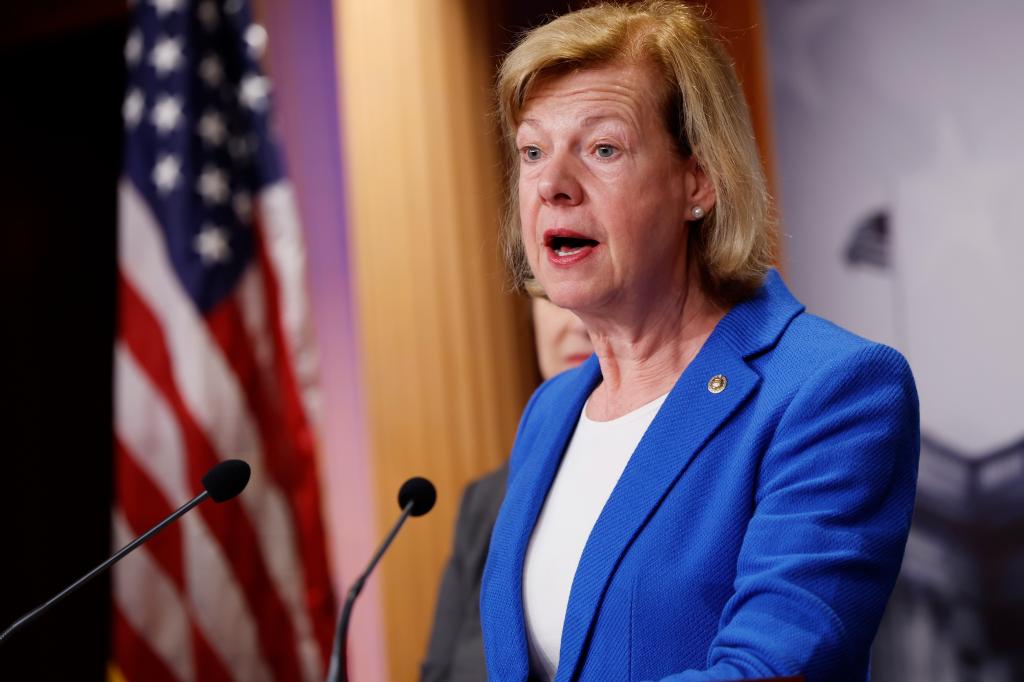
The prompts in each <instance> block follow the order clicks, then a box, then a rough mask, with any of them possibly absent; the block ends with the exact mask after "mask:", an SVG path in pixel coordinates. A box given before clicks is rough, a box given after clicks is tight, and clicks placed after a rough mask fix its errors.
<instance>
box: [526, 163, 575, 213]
mask: <svg viewBox="0 0 1024 682" xmlns="http://www.w3.org/2000/svg"><path fill="white" fill-rule="evenodd" d="M537 191H538V192H539V193H540V197H541V199H542V200H543V201H544V203H546V204H551V205H565V206H575V205H576V204H578V203H580V201H581V200H582V199H583V187H582V186H581V185H580V182H579V179H578V177H577V174H576V169H575V167H574V163H573V159H572V158H571V157H569V156H568V155H567V154H559V155H556V156H554V157H552V158H551V159H550V160H549V161H548V163H547V164H545V167H544V170H543V171H542V173H541V176H540V181H539V182H538V185H537Z"/></svg>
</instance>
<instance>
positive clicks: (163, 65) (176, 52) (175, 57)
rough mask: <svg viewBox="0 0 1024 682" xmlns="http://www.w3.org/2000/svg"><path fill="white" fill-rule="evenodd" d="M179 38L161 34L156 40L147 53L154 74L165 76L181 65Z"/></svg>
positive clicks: (181, 56)
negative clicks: (154, 71)
mask: <svg viewBox="0 0 1024 682" xmlns="http://www.w3.org/2000/svg"><path fill="white" fill-rule="evenodd" d="M183 58H184V57H183V55H182V53H181V40H180V39H178V38H168V37H167V36H163V37H161V38H159V39H158V40H157V41H156V45H155V46H154V47H153V51H152V52H150V53H149V63H150V64H152V65H153V68H154V69H156V75H158V76H161V77H163V76H166V75H167V74H169V73H171V72H172V71H176V70H177V69H178V67H179V66H181V61H182V59H183Z"/></svg>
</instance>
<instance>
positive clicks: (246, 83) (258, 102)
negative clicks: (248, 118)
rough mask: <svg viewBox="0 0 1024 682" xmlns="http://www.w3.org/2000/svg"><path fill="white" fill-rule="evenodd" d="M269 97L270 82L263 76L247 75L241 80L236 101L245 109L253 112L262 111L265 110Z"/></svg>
mask: <svg viewBox="0 0 1024 682" xmlns="http://www.w3.org/2000/svg"><path fill="white" fill-rule="evenodd" d="M269 95H270V81H269V80H267V79H266V78H264V77H263V76H257V75H256V74H249V75H248V76H244V77H243V78H242V84H241V86H240V87H239V88H238V99H239V100H240V101H241V102H242V104H243V105H244V106H245V107H247V108H249V109H251V110H253V111H263V110H265V109H266V108H267V97H268V96H269Z"/></svg>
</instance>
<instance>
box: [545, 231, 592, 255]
mask: <svg viewBox="0 0 1024 682" xmlns="http://www.w3.org/2000/svg"><path fill="white" fill-rule="evenodd" d="M597 245H598V242H597V240H595V239H590V238H589V237H584V236H583V235H581V234H577V233H574V232H568V231H563V230H559V231H558V232H554V231H552V232H550V233H548V234H547V235H545V239H544V246H546V247H547V248H549V249H551V250H552V251H553V252H554V254H555V255H556V256H573V255H575V254H577V253H579V252H581V251H583V250H584V249H586V248H588V247H594V246H597Z"/></svg>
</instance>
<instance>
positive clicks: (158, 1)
mask: <svg viewBox="0 0 1024 682" xmlns="http://www.w3.org/2000/svg"><path fill="white" fill-rule="evenodd" d="M149 4H150V5H152V6H153V7H154V8H155V9H156V14H157V16H158V17H165V16H167V15H168V14H170V13H171V12H177V11H179V10H180V9H181V8H182V6H183V5H184V4H185V2H184V0H149Z"/></svg>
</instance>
